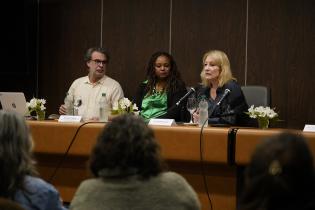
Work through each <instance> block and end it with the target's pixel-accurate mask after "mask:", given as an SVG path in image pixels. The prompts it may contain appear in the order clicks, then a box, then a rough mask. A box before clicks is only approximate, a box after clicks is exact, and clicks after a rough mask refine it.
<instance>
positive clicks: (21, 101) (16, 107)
mask: <svg viewBox="0 0 315 210" xmlns="http://www.w3.org/2000/svg"><path fill="white" fill-rule="evenodd" d="M0 102H1V105H2V109H3V110H7V111H15V112H17V113H19V114H21V115H23V116H24V115H26V112H27V107H26V99H25V96H24V93H22V92H0Z"/></svg>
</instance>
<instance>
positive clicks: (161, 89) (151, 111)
mask: <svg viewBox="0 0 315 210" xmlns="http://www.w3.org/2000/svg"><path fill="white" fill-rule="evenodd" d="M186 92H187V89H186V85H185V83H184V82H183V81H182V80H181V78H180V73H179V71H178V70H177V65H176V62H175V61H174V59H173V57H172V56H171V55H170V54H168V53H167V52H156V53H154V54H153V55H152V56H151V58H150V60H149V63H148V65H147V74H146V80H145V81H144V82H142V83H141V84H140V85H139V87H138V90H137V93H136V96H135V99H134V101H135V103H136V104H137V106H138V107H139V109H140V115H141V116H142V117H143V118H144V119H145V120H146V121H149V119H151V118H166V119H175V121H187V116H189V114H187V111H186V109H185V108H184V107H185V104H186V101H182V102H181V104H179V105H178V106H177V105H176V102H178V100H179V99H180V98H181V97H183V96H184V95H185V94H186Z"/></svg>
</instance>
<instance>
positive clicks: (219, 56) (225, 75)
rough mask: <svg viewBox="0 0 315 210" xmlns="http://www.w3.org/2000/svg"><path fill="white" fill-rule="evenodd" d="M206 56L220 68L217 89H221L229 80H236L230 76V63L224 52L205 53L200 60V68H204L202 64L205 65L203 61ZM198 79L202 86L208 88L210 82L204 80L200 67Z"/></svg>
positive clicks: (203, 72)
mask: <svg viewBox="0 0 315 210" xmlns="http://www.w3.org/2000/svg"><path fill="white" fill-rule="evenodd" d="M208 56H211V57H212V58H213V60H214V64H215V65H217V66H219V68H220V75H219V87H222V86H223V85H224V84H225V83H227V82H228V81H230V80H236V78H234V77H233V75H232V71H231V67H230V61H229V59H228V57H227V55H226V54H225V53H224V52H222V51H220V50H210V51H208V52H206V53H205V54H204V55H203V58H202V66H204V65H203V64H204V63H205V60H206V58H207V57H208ZM200 77H201V83H202V85H204V86H210V82H209V81H208V80H207V79H206V78H205V70H204V67H202V70H201V73H200Z"/></svg>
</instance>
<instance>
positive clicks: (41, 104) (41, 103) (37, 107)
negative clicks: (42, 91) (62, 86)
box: [26, 98, 46, 117]
mask: <svg viewBox="0 0 315 210" xmlns="http://www.w3.org/2000/svg"><path fill="white" fill-rule="evenodd" d="M45 104H46V100H45V99H37V98H32V99H31V100H30V102H27V103H26V107H27V109H28V112H29V114H31V113H32V112H36V115H37V116H39V115H40V116H43V115H44V117H45V110H46V107H45Z"/></svg>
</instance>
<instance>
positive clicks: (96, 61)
mask: <svg viewBox="0 0 315 210" xmlns="http://www.w3.org/2000/svg"><path fill="white" fill-rule="evenodd" d="M91 61H94V63H95V64H96V65H101V64H103V65H106V64H107V60H105V61H102V60H97V59H96V60H91Z"/></svg>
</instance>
